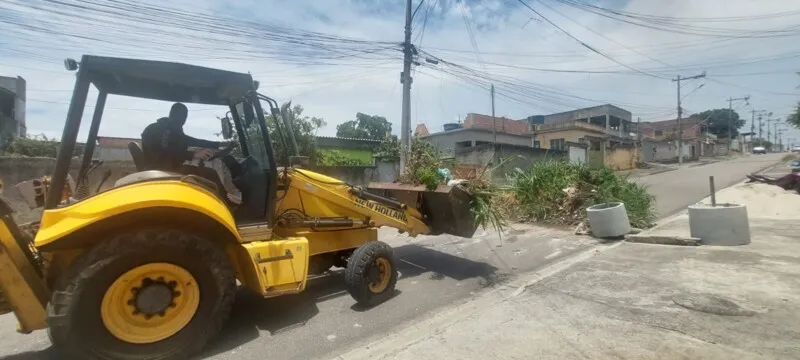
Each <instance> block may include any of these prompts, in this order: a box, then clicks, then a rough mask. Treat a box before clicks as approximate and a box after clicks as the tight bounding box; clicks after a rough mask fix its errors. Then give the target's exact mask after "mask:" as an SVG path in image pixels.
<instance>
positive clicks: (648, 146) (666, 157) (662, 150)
mask: <svg viewBox="0 0 800 360" xmlns="http://www.w3.org/2000/svg"><path fill="white" fill-rule="evenodd" d="M677 151H678V150H677V148H676V147H675V144H674V143H673V142H669V141H642V159H643V160H644V162H661V161H671V160H674V159H676V158H677V156H678V155H677Z"/></svg>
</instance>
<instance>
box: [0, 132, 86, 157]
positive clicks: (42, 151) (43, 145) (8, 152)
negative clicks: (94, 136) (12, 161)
mask: <svg viewBox="0 0 800 360" xmlns="http://www.w3.org/2000/svg"><path fill="white" fill-rule="evenodd" d="M60 145H61V143H60V142H58V141H56V140H55V139H51V138H48V137H47V136H45V135H39V136H34V137H32V138H16V139H14V140H13V141H12V142H11V143H10V144H9V145H8V146H7V147H6V148H5V149H1V151H0V154H2V155H5V156H29V157H49V158H54V157H56V154H57V153H58V149H59V146H60ZM83 148H84V147H83V144H76V145H75V151H74V152H73V155H75V156H78V155H80V154H82V153H83Z"/></svg>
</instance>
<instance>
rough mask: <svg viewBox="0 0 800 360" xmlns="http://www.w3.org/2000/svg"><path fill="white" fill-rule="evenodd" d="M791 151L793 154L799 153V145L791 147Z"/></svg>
mask: <svg viewBox="0 0 800 360" xmlns="http://www.w3.org/2000/svg"><path fill="white" fill-rule="evenodd" d="M792 152H793V153H795V154H800V146H795V147H793V148H792Z"/></svg>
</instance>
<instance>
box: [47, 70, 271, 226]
mask: <svg viewBox="0 0 800 360" xmlns="http://www.w3.org/2000/svg"><path fill="white" fill-rule="evenodd" d="M65 65H66V67H67V69H68V70H71V71H76V79H75V87H74V90H73V95H72V101H71V102H70V107H69V110H68V114H67V119H66V122H65V124H64V131H63V134H62V139H61V145H60V146H61V147H60V150H59V152H58V157H57V159H56V166H55V169H54V171H53V174H52V176H51V181H52V182H51V183H50V184H49V187H48V189H47V194H46V198H45V199H44V209H45V212H44V216H43V218H42V222H43V223H47V222H48V217H49V214H50V213H51V212H52V210H55V209H58V208H59V207H63V206H65V205H69V204H72V203H75V202H76V201H78V202H79V201H84V200H86V199H87V198H89V197H92V196H94V195H96V194H93V193H92V191H87V189H88V185H89V181H88V175H89V174H90V173H91V172H93V171H94V170H96V169H97V168H100V169H102V162H101V161H98V160H97V159H95V155H96V154H95V153H96V149H97V145H96V144H97V138H98V132H99V129H100V125H101V122H102V121H103V118H104V117H103V110H104V107H105V104H106V99H107V98H108V96H109V95H112V96H113V95H118V96H128V97H136V98H143V99H152V100H161V101H168V102H181V103H189V104H202V105H209V106H219V110H220V111H219V112H220V113H228V114H230V115H231V116H229V117H226V118H225V119H222V120H223V131H222V133H223V134H224V135H225V136H224V137H225V138H233V137H234V136H233V134H234V133H235V134H236V135H237V136H235V138H236V139H237V140H238V144H237V146H236V147H237V150H238V152H237V155H239V156H238V158H237V159H236V163H234V164H231V166H233V167H235V170H236V171H235V173H236V178H235V183H236V185H237V187H238V188H239V189H240V190H241V191H242V195H243V196H242V198H243V200H244V201H243V203H242V204H241V205H240V206H235V207H230V208H231V210H232V211H233V212H234V213H233V215H234V218H235V221H236V223H237V224H240V225H241V224H259V223H263V224H264V225H267V226H272V222H273V216H272V214H273V213H274V211H275V209H274V206H275V201H274V200H275V194H276V188H277V187H278V184H277V181H278V179H277V165H276V161H275V156H274V150H273V147H272V146H271V144H272V140H271V138H270V135H271V134H270V132H269V130H268V128H267V126H266V123H265V121H264V119H265V113H264V111H265V110H264V109H263V108H262V101H264V102H265V103H266V104H268V106H269V110H270V112H271V114H270V115H272V116H276V115H277V114H278V112H279V110H278V105H277V103H276V102H275V101H274V100H272V99H270V98H268V97H265V96H263V95H260V94H258V93H257V92H256V90H257V88H258V82H256V81H254V80H253V78H252V76H251V75H250V74H244V73H236V72H231V71H224V70H218V69H211V68H205V67H200V66H193V65H187V64H178V63H169V62H160V61H150V60H139V59H123V58H111V57H99V56H83V57H82V58H81V60H80V61H79V62H78V61H75V60H70V59H68V60H66V61H65ZM90 87H94V88H96V90H97V100H96V104H95V105H94V113H93V114H92V117H91V122H90V123H89V124H88V125H89V128H88V129H89V131H88V136H87V138H86V141H85V148H84V150H83V154H82V157H81V158H80V159H79V161H80V165H79V166H78V169H79V170H78V172H77V177H76V182H77V188H78V189H77V190H76V191H73V192H74V194H72V198H71V201H67V202H65V201H64V192H65V185H66V181H67V179H69V172H70V169H71V168H73V169H74V168H75V165H76V164H73V159H72V154H73V153H74V151H75V147H76V144H77V143H78V131H79V129H80V127H81V119H82V118H83V115H84V109H85V108H86V107H87V105H88V104H86V102H87V94H88V92H89V90H90ZM191 115H193V114H190V117H192V118H195V119H197V118H198V116H196V115H194V116H191ZM153 120H155V118H154V119H153ZM108 121H114V119H109V120H108ZM215 121H216V120H215ZM142 130H144V129H142ZM281 140H282V139H281ZM128 147H129V150H130V152H131V157H132V159H133V160H134V163H135V165H136V168H137V171H138V173H136V174H131V175H129V176H127V177H126V178H123V179H121V180H120V181H118V182H117V183H116V184H115V185H116V186H115V187H118V186H121V185H131V184H135V183H141V182H147V181H157V180H168V179H173V180H174V179H182V180H184V181H190V182H192V183H194V184H196V185H200V186H203V187H206V188H209V189H211V190H212V191H217V192H220V191H222V189H220V186H218V184H220V181H215V180H219V179H214V175H215V174H214V173H213V171H209V172H210V173H211V176H206V177H205V178H204V177H203V176H194V175H188V174H180V173H168V172H166V173H165V172H163V171H150V170H152V169H151V167H150V166H149V164H147V163H146V161H145V160H144V158H143V156H142V149H141V147H140V146H139V145H138V144H137V143H135V142H131V143H130V144H128ZM187 175H188V176H187ZM215 188H216V189H215ZM98 189H99V188H98ZM81 190H83V191H81ZM222 198H223V199H224V198H225V197H224V196H222Z"/></svg>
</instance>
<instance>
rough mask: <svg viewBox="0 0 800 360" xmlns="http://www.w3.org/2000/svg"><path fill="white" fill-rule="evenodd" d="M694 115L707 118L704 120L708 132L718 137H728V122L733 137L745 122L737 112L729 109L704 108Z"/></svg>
mask: <svg viewBox="0 0 800 360" xmlns="http://www.w3.org/2000/svg"><path fill="white" fill-rule="evenodd" d="M694 116H695V117H699V118H701V119H708V120H707V121H706V124H707V126H708V132H709V133H712V134H714V135H716V136H717V137H718V138H726V139H727V138H728V124H729V123H730V124H731V125H732V126H731V128H730V133H731V135H732V136H733V137H736V136H738V135H739V129H740V128H741V127H742V126H744V124H745V120H743V119H741V118H740V117H739V114H738V113H736V111H734V110H731V109H713V110H706V111H703V112H701V113H699V114H696V115H694Z"/></svg>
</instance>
